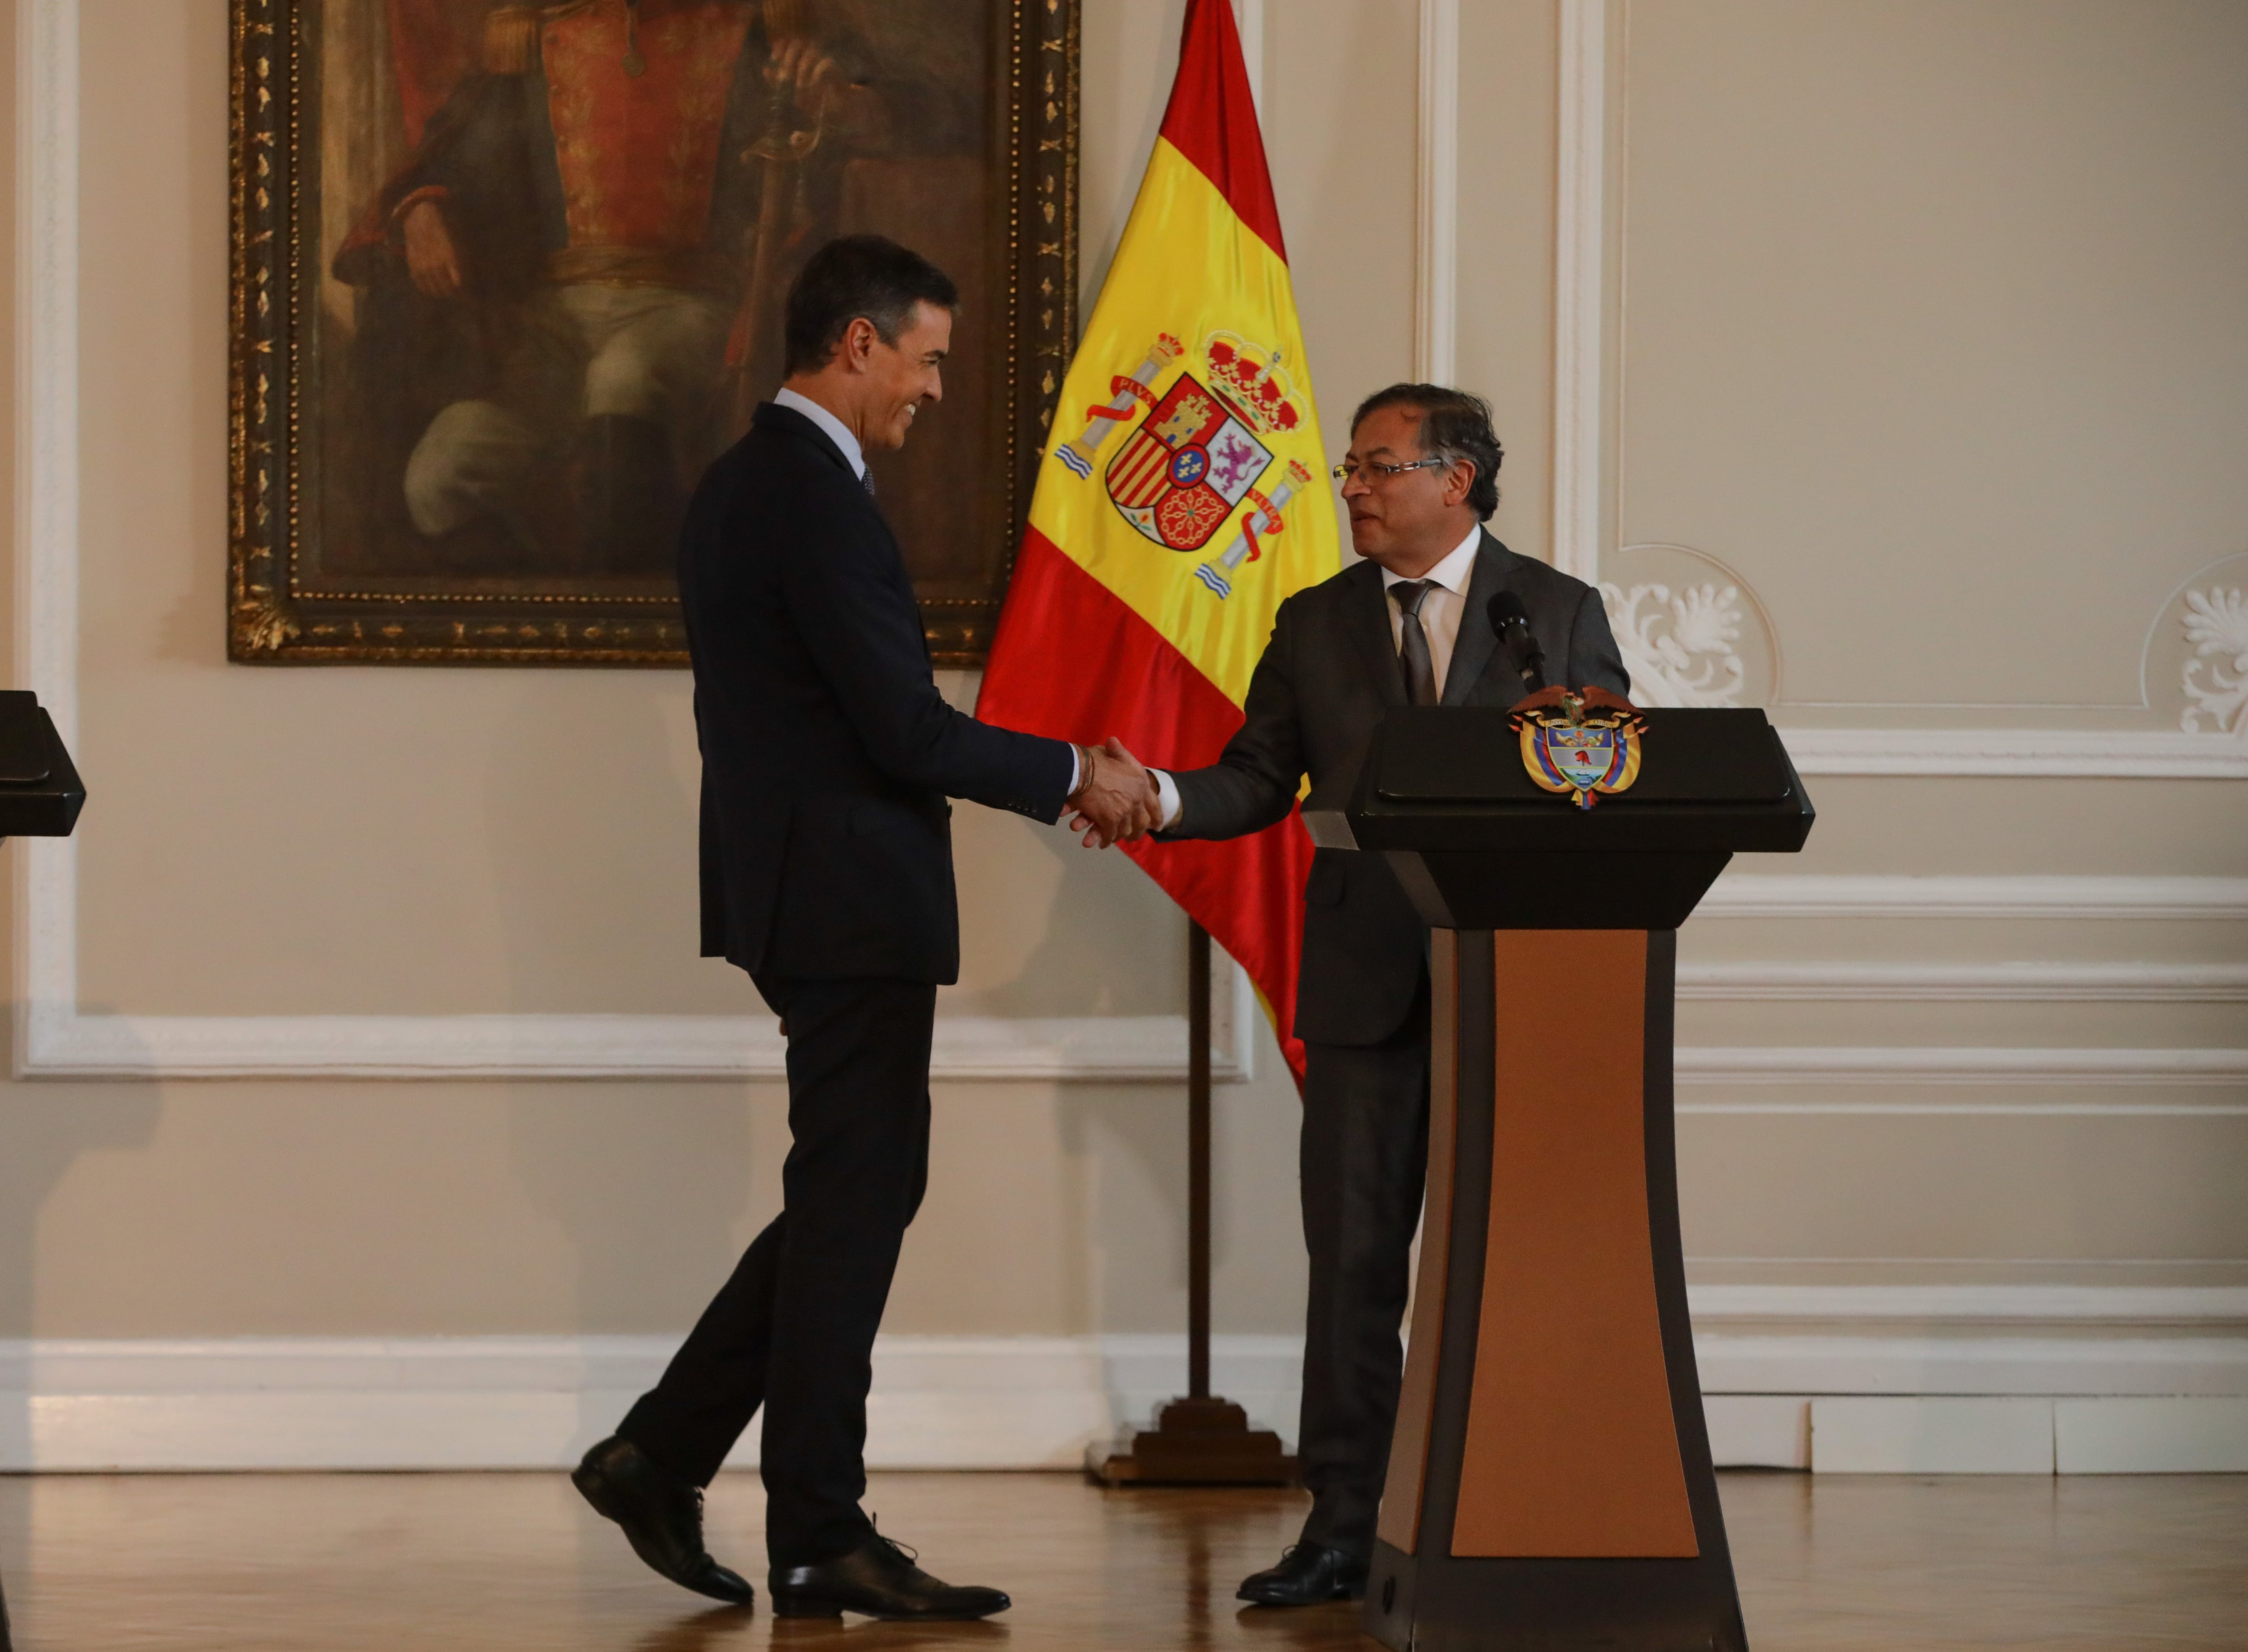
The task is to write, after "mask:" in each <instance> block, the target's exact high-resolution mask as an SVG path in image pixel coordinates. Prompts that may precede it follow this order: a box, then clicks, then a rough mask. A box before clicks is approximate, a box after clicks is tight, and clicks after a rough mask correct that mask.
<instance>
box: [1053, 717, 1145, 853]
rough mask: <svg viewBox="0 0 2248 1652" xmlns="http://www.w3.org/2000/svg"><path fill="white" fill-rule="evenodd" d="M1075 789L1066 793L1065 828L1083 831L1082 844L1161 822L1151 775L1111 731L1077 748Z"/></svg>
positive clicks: (1139, 832)
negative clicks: (1104, 738) (1099, 740)
mask: <svg viewBox="0 0 2248 1652" xmlns="http://www.w3.org/2000/svg"><path fill="white" fill-rule="evenodd" d="M1077 762H1078V772H1077V790H1076V791H1074V792H1071V793H1070V794H1069V797H1068V798H1067V799H1066V805H1067V806H1068V807H1069V808H1070V809H1072V810H1073V811H1074V812H1073V814H1072V815H1071V817H1070V822H1069V829H1070V830H1071V831H1073V832H1082V833H1085V847H1086V848H1088V849H1105V848H1107V847H1108V846H1109V845H1110V844H1112V843H1129V842H1131V841H1132V840H1133V839H1134V838H1139V837H1144V836H1145V835H1146V834H1147V833H1149V832H1152V831H1154V830H1155V828H1156V827H1158V826H1162V823H1163V822H1162V792H1160V790H1159V789H1158V788H1157V786H1156V785H1155V776H1154V774H1152V773H1151V772H1149V771H1148V768H1147V767H1146V765H1145V764H1141V761H1140V759H1139V758H1137V757H1134V756H1133V755H1132V754H1131V753H1130V752H1129V751H1126V750H1125V749H1124V744H1123V742H1121V740H1118V739H1117V738H1116V737H1114V735H1112V736H1110V737H1109V738H1108V740H1107V742H1106V743H1105V744H1101V745H1098V746H1089V745H1081V746H1079V747H1078V748H1077Z"/></svg>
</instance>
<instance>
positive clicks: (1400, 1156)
mask: <svg viewBox="0 0 2248 1652" xmlns="http://www.w3.org/2000/svg"><path fill="white" fill-rule="evenodd" d="M1301 1169H1302V1178H1303V1203H1304V1244H1305V1246H1306V1249H1307V1250H1308V1251H1310V1252H1311V1263H1312V1265H1311V1299H1310V1302H1309V1305H1308V1308H1307V1312H1306V1316H1305V1319H1306V1323H1305V1327H1304V1409H1303V1414H1302V1418H1301V1422H1300V1426H1299V1438H1298V1443H1297V1447H1296V1455H1297V1459H1298V1461H1299V1463H1301V1465H1302V1468H1303V1475H1304V1484H1305V1485H1306V1486H1307V1487H1308V1488H1309V1489H1310V1491H1311V1493H1312V1511H1311V1514H1310V1516H1309V1517H1308V1518H1306V1520H1305V1522H1304V1537H1303V1540H1304V1541H1305V1542H1306V1543H1317V1544H1319V1545H1322V1546H1325V1547H1327V1548H1331V1549H1341V1550H1344V1551H1345V1552H1347V1553H1351V1554H1354V1555H1357V1556H1359V1557H1360V1559H1366V1558H1369V1557H1371V1556H1372V1554H1373V1553H1374V1517H1375V1514H1376V1513H1377V1512H1378V1511H1379V1510H1380V1507H1381V1483H1382V1477H1383V1476H1384V1475H1385V1474H1386V1473H1387V1471H1388V1465H1389V1436H1390V1434H1391V1432H1392V1430H1393V1429H1395V1427H1396V1422H1397V1394H1398V1389H1399V1388H1400V1386H1401V1385H1402V1382H1403V1381H1404V1374H1405V1361H1404V1345H1403V1343H1402V1340H1401V1338H1400V1335H1399V1331H1400V1327H1401V1326H1402V1325H1403V1323H1404V1319H1405V1305H1406V1300H1407V1298H1408V1294H1409V1292H1410V1289H1411V1281H1410V1278H1409V1277H1408V1265H1409V1261H1410V1258H1411V1253H1412V1249H1413V1230H1414V1228H1415V1226H1416V1225H1418V1224H1419V1222H1420V1218H1421V1196H1422V1189H1423V1186H1424V1184H1425V1182H1426V1181H1427V1178H1428V1169H1429V987H1428V983H1427V981H1426V980H1425V978H1424V979H1423V981H1422V986H1421V991H1420V995H1419V996H1418V997H1417V998H1415V1001H1414V1006H1413V1009H1412V1011H1411V1012H1410V1013H1409V1014H1408V1015H1407V1017H1406V1018H1405V1025H1403V1026H1402V1027H1400V1028H1399V1029H1398V1030H1397V1031H1396V1032H1394V1033H1392V1034H1391V1035H1390V1036H1389V1037H1388V1038H1386V1039H1384V1040H1383V1041H1382V1042H1381V1043H1380V1044H1376V1045H1341V1044H1312V1043H1309V1042H1306V1045H1305V1046H1304V1134H1303V1148H1302V1159H1301Z"/></svg>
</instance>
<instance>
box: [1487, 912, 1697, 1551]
mask: <svg viewBox="0 0 2248 1652" xmlns="http://www.w3.org/2000/svg"><path fill="white" fill-rule="evenodd" d="M1497 945H1498V960H1497V962H1498V968H1497V971H1496V974H1497V977H1498V993H1497V998H1498V1003H1497V1034H1498V1036H1497V1056H1498V1061H1497V1066H1498V1083H1497V1086H1496V1093H1495V1096H1494V1104H1493V1107H1494V1110H1493V1133H1492V1144H1491V1219H1490V1226H1489V1243H1488V1250H1487V1252H1486V1255H1485V1258H1484V1294H1483V1305H1482V1306H1483V1313H1482V1318H1481V1321H1480V1325H1481V1328H1480V1330H1479V1331H1478V1333H1477V1339H1476V1367H1475V1381H1474V1385H1473V1388H1472V1389H1471V1390H1470V1400H1469V1408H1468V1422H1467V1449H1466V1452H1465V1454H1464V1455H1465V1460H1464V1462H1463V1464H1462V1467H1461V1475H1460V1498H1459V1506H1458V1513H1457V1516H1456V1519H1455V1521H1454V1524H1453V1527H1452V1550H1451V1552H1452V1553H1454V1554H1455V1555H1460V1556H1480V1555H1491V1556H1498V1555H1506V1556H1514V1557H1518V1558H1523V1559H1539V1558H1564V1557H1566V1558H1570V1559H1611V1558H1614V1559H1627V1558H1628V1559H1653V1558H1670V1557H1684V1558H1690V1557H1692V1556H1694V1555H1696V1554H1698V1553H1700V1552H1701V1550H1700V1546H1699V1545H1698V1544H1697V1543H1696V1539H1695V1535H1694V1511H1693V1509H1692V1507H1691V1505H1689V1503H1688V1501H1687V1497H1686V1473H1685V1468H1684V1465H1683V1463H1682V1462H1681V1461H1680V1458H1679V1455H1678V1429H1677V1423H1676V1419H1675V1417H1674V1416H1673V1415H1672V1411H1671V1395H1670V1374H1669V1367H1668V1366H1667V1364H1666V1363H1665V1362H1664V1360H1663V1354H1662V1320H1661V1317H1660V1314H1659V1311H1658V1308H1657V1305H1656V1300H1655V1269H1654V1262H1653V1250H1652V1244H1651V1240H1650V1236H1649V1231H1648V1212H1647V1146H1646V1121H1645V1098H1646V1066H1645V1064H1646V1053H1647V1052H1646V1043H1647V1039H1646V1020H1645V1014H1646V994H1647V936H1646V934H1645V932H1644V931H1641V930H1630V929H1517V930H1501V931H1500V932H1499V933H1498V936H1497Z"/></svg>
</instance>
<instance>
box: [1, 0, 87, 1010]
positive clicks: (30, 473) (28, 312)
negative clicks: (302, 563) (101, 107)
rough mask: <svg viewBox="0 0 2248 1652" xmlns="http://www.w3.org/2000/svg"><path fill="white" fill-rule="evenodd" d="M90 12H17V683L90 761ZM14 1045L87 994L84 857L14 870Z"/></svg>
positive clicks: (31, 849)
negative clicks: (83, 557)
mask: <svg viewBox="0 0 2248 1652" xmlns="http://www.w3.org/2000/svg"><path fill="white" fill-rule="evenodd" d="M78 65H79V8H78V0H22V3H21V4H19V5H18V6H17V9H16V332H15V347H16V385H15V390H16V637H15V645H16V676H17V683H18V685H19V686H21V687H24V688H27V689H33V690H35V691H36V692H37V693H38V696H39V699H40V703H42V704H43V705H44V706H45V708H46V710H47V714H48V715H49V716H51V717H52V718H53V719H54V723H55V729H56V730H57V732H58V733H59V734H60V735H61V736H62V737H63V743H64V744H65V745H67V746H68V747H69V748H70V749H71V751H72V753H73V754H75V755H79V757H81V759H82V757H83V753H82V752H81V751H80V749H79V728H78V505H79V493H78V468H79V467H78V336H79V332H78V191H79V185H78V155H79V133H78V120H79V114H78V104H79V97H78V92H79V78H78ZM16 880H17V881H16V914H17V916H16V926H15V927H16V934H15V937H14V939H15V945H14V953H15V964H16V981H17V1005H16V1014H17V1028H16V1039H15V1045H16V1047H17V1049H18V1050H21V1049H23V1048H24V1045H25V1043H26V1038H27V1033H28V1023H29V1018H30V1013H31V1005H32V1004H34V1003H35V1002H38V1000H40V999H42V998H45V1000H46V1001H48V1002H50V1003H52V1002H58V1001H59V1002H62V1003H70V1002H72V1000H74V999H75V997H76V996H77V983H78V907H77V901H76V891H77V888H78V848H77V845H76V843H75V842H74V841H73V840H71V839H69V838H27V839H24V840H23V843H22V847H20V848H19V849H18V850H17V856H16Z"/></svg>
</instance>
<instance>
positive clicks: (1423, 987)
mask: <svg viewBox="0 0 2248 1652" xmlns="http://www.w3.org/2000/svg"><path fill="white" fill-rule="evenodd" d="M1500 457H1501V455H1500V451H1499V445H1498V437H1497V436H1496V435H1493V434H1492V432H1491V409H1490V408H1488V407H1487V406H1486V405H1485V404H1484V401H1483V400H1482V399H1481V398H1480V397H1478V396H1473V395H1469V394H1466V393H1464V392H1463V391H1459V390H1450V389H1445V388H1443V387H1439V386H1436V385H1429V384H1398V385H1392V386H1391V387H1389V388H1388V389H1387V390H1382V391H1380V392H1377V393H1376V394H1374V395H1371V396H1368V397H1367V399H1366V401H1364V402H1363V403H1361V404H1360V407H1359V409H1358V412H1357V414H1356V415H1354V417H1353V418H1352V420H1351V444H1350V451H1349V452H1348V453H1347V454H1346V455H1345V456H1344V457H1343V462H1342V463H1341V464H1340V465H1338V466H1337V467H1336V468H1335V470H1336V474H1337V475H1338V476H1340V477H1341V478H1342V497H1343V501H1344V504H1346V505H1347V507H1348V509H1349V511H1350V534H1351V543H1352V544H1353V545H1354V546H1355V547H1356V549H1357V551H1358V554H1359V555H1360V557H1361V558H1363V559H1364V560H1363V561H1361V562H1360V563H1358V564H1357V565H1356V566H1353V567H1349V568H1346V569H1344V570H1343V571H1342V572H1340V573H1339V574H1337V575H1336V576H1335V577H1334V578H1333V579H1329V580H1327V581H1326V582H1325V583H1324V584H1321V585H1317V586H1312V588H1311V589H1310V590H1307V591H1301V592H1299V593H1297V594H1296V595H1294V596H1292V597H1291V598H1289V599H1288V600H1287V601H1285V602H1284V603H1282V604H1281V605H1280V611H1279V614H1278V617H1277V618H1276V619H1275V620H1274V622H1273V626H1272V638H1271V641H1270V642H1269V643H1267V644H1266V645H1265V655H1264V657H1263V658H1262V659H1261V660H1259V661H1258V665H1257V671H1256V675H1255V676H1254V677H1253V678H1252V679H1251V682H1250V685H1249V698H1248V702H1247V704H1246V705H1245V707H1244V722H1243V723H1242V726H1241V729H1240V731H1239V732H1238V733H1237V734H1236V735H1235V736H1234V737H1233V738H1232V740H1231V741H1230V743H1229V744H1227V746H1226V748H1225V751H1224V753H1223V755H1222V756H1221V757H1219V758H1218V760H1217V763H1215V764H1212V765H1211V766H1210V767H1209V768H1207V769H1196V770H1192V771H1186V772H1182V773H1179V774H1174V775H1164V774H1158V775H1156V776H1155V785H1156V788H1157V791H1158V793H1159V803H1158V807H1159V810H1160V813H1159V815H1158V818H1159V819H1161V820H1162V822H1163V831H1162V836H1164V837H1168V838H1237V837H1240V836H1242V835H1244V833H1251V832H1258V831H1261V830H1263V829H1264V828H1265V826H1270V825H1271V824H1272V823H1273V822H1274V821H1275V820H1278V819H1281V818H1282V817H1283V816H1285V814H1286V813H1287V812H1288V810H1289V808H1290V807H1291V806H1292V805H1293V804H1294V803H1295V801H1296V792H1297V787H1298V785H1299V783H1300V781H1301V780H1302V778H1303V777H1304V776H1306V775H1309V776H1310V777H1311V781H1312V791H1311V796H1310V799H1309V800H1308V801H1307V802H1306V805H1305V806H1306V808H1312V809H1316V808H1340V807H1341V806H1342V805H1344V804H1346V803H1347V801H1348V800H1349V797H1350V792H1351V789H1352V786H1353V785H1354V783H1355V782H1356V780H1357V778H1358V767H1359V762H1360V757H1361V756H1362V755H1363V753H1364V751H1365V749H1366V745H1367V740H1368V739H1369V737H1371V736H1372V735H1373V733H1374V729H1375V728H1376V726H1377V725H1378V724H1379V723H1381V718H1382V714H1383V713H1384V712H1385V711H1386V710H1387V709H1388V708H1389V707H1391V706H1394V705H1405V704H1408V703H1411V704H1417V705H1481V706H1507V705H1511V704H1513V703H1514V702H1515V701H1517V700H1518V699H1520V698H1521V697H1522V696H1523V694H1524V692H1525V689H1524V685H1523V679H1522V675H1521V667H1522V666H1523V665H1524V664H1525V663H1526V661H1525V660H1524V659H1523V658H1521V657H1518V655H1516V653H1515V652H1514V650H1513V649H1511V648H1508V647H1506V646H1504V645H1501V644H1500V643H1499V642H1498V638H1497V636H1496V634H1494V632H1493V630H1492V628H1491V620H1490V618H1489V611H1490V607H1491V599H1492V598H1493V597H1495V596H1497V595H1498V594H1499V593H1501V592H1511V593H1514V595H1515V596H1516V597H1517V598H1518V600H1520V602H1521V605H1522V607H1523V609H1524V610H1525V613H1526V614H1527V615H1528V620H1529V627H1530V631H1531V634H1532V636H1533V637H1535V639H1536V641H1537V643H1538V645H1539V648H1542V650H1543V651H1544V655H1545V675H1546V678H1547V680H1548V681H1550V682H1556V683H1565V684H1566V685H1568V686H1569V687H1571V688H1582V687H1585V686H1586V685H1587V684H1597V685H1598V686H1600V688H1603V689H1613V690H1614V691H1615V692H1616V693H1618V694H1622V693H1626V692H1628V689H1629V688H1630V679H1629V678H1628V676H1627V675H1625V673H1624V668H1623V661H1622V660H1621V657H1620V656H1619V655H1618V654H1617V652H1616V645H1615V639H1614V637H1613V636H1612V635H1611V634H1609V631H1608V621H1607V612H1606V611H1605V610H1604V609H1603V608H1602V607H1601V605H1600V593H1599V592H1597V591H1595V590H1593V588H1592V587H1591V586H1588V585H1587V584H1585V583H1584V581H1583V580H1581V579H1571V578H1570V577H1569V576H1568V575H1567V574H1566V573H1559V572H1555V571H1554V570H1553V569H1552V568H1550V567H1548V566H1546V564H1544V563H1542V562H1535V561H1532V559H1529V558H1527V557H1520V556H1517V555H1515V553H1514V552H1511V551H1509V550H1508V549H1507V548H1506V547H1505V546H1504V545H1501V544H1500V543H1499V542H1498V540H1497V539H1494V538H1491V535H1490V534H1489V533H1488V532H1486V531H1484V526H1483V524H1484V520H1485V519H1487V518H1489V517H1490V515H1491V511H1493V510H1494V509H1496V508H1497V506H1498V465H1499V459H1500ZM1304 901H1305V911H1304V955H1303V969H1302V972H1301V976H1300V978H1299V984H1298V986H1297V991H1296V1029H1295V1030H1296V1036H1297V1037H1298V1038H1301V1039H1303V1041H1304V1050H1305V1072H1304V1125H1303V1142H1302V1158H1301V1165H1300V1174H1301V1177H1302V1187H1303V1205H1304V1239H1305V1243H1306V1245H1307V1247H1308V1248H1309V1250H1310V1251H1311V1300H1310V1305H1309V1311H1308V1314H1307V1318H1308V1321H1309V1322H1308V1324H1307V1325H1306V1340H1305V1347H1304V1409H1303V1417H1302V1425H1301V1431H1300V1435H1299V1444H1298V1448H1297V1449H1298V1452H1299V1457H1300V1460H1301V1462H1302V1463H1303V1470H1304V1481H1305V1484H1306V1485H1308V1486H1309V1487H1310V1488H1311V1491H1312V1511H1311V1515H1310V1518H1308V1519H1306V1521H1305V1523H1304V1532H1303V1538H1302V1540H1301V1541H1300V1542H1299V1543H1297V1544H1296V1545H1294V1546H1292V1547H1291V1548H1290V1549H1289V1550H1288V1551H1287V1552H1286V1553H1285V1554H1283V1555H1282V1556H1281V1559H1280V1563H1279V1564H1278V1566H1273V1567H1272V1568H1271V1569H1270V1570H1268V1571H1264V1572H1259V1573H1256V1574H1255V1575H1254V1576H1252V1577H1251V1578H1249V1579H1248V1580H1245V1581H1244V1583H1243V1584H1242V1586H1241V1590H1240V1598H1241V1599H1243V1600H1244V1601H1256V1602H1258V1603H1259V1604H1262V1605H1266V1606H1307V1605H1311V1604H1312V1603H1314V1602H1316V1601H1330V1600H1337V1599H1342V1598H1347V1597H1350V1596H1353V1595H1355V1594H1360V1593H1362V1592H1363V1590H1364V1588H1365V1586H1366V1567H1367V1560H1368V1559H1369V1558H1370V1557H1371V1556H1372V1554H1373V1551H1374V1514H1375V1511H1376V1508H1377V1505H1379V1503H1380V1501H1381V1482H1382V1476H1383V1473H1384V1470H1385V1469H1386V1467H1387V1465H1388V1457H1389V1436H1390V1433H1391V1430H1392V1429H1393V1427H1394V1426H1395V1418H1396V1413H1397V1392H1398V1385H1399V1382H1400V1381H1401V1379H1402V1372H1403V1357H1402V1348H1401V1346H1400V1343H1399V1339H1398V1327H1399V1326H1400V1324H1401V1323H1402V1320H1403V1318H1404V1313H1405V1300H1406V1293H1407V1279H1406V1272H1407V1267H1406V1262H1407V1253H1408V1251H1409V1250H1410V1248H1411V1246H1412V1243H1413V1230H1414V1227H1415V1224H1416V1223H1417V1222H1418V1220H1419V1217H1420V1209H1421V1193H1422V1180H1423V1177H1424V1174H1425V1171H1426V1169H1427V1164H1428V1150H1429V965H1428V942H1429V931H1428V929H1427V926H1425V925H1424V924H1423V923H1422V922H1421V919H1420V915H1419V914H1417V913H1416V912H1415V910H1414V908H1413V905H1412V902H1411V901H1408V900H1407V899H1406V896H1405V892H1404V890H1403V889H1402V888H1400V887H1399V885H1398V883H1397V881H1396V879H1395V877H1393V876H1392V875H1391V874H1390V871H1389V867H1388V864H1387V863H1386V862H1385V861H1383V860H1381V859H1380V858H1378V857H1376V856H1373V855H1360V854H1353V853H1348V852H1347V851H1341V850H1333V849H1321V850H1319V852H1318V853H1316V854H1315V855H1314V856H1313V857H1312V870H1311V876H1310V878H1309V880H1308V881H1306V884H1305V888H1304Z"/></svg>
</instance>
